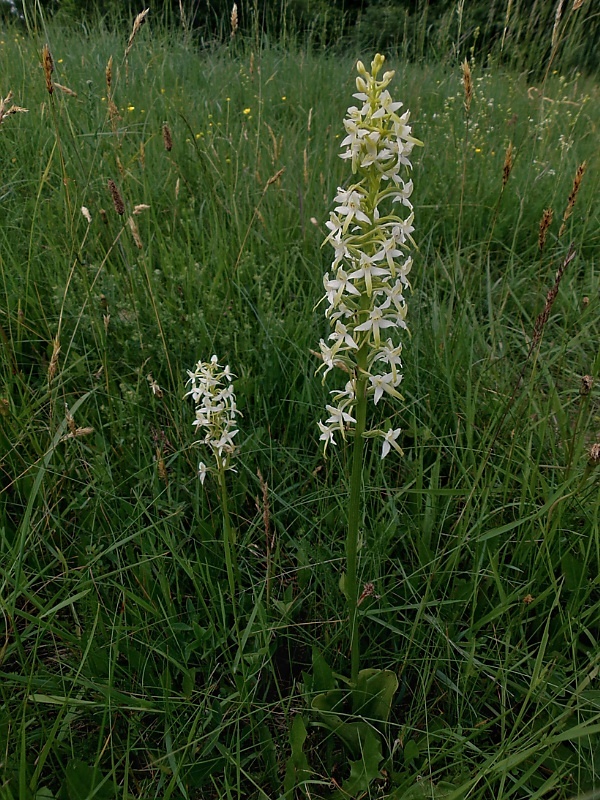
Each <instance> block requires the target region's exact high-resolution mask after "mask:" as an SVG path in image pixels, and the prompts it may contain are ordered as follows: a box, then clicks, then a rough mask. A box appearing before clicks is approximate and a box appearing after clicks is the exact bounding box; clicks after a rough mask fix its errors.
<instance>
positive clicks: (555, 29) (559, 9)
mask: <svg viewBox="0 0 600 800" xmlns="http://www.w3.org/2000/svg"><path fill="white" fill-rule="evenodd" d="M563 4H564V0H558V4H557V6H556V11H555V13H554V27H553V28H552V49H553V50H554V49H555V47H556V45H557V43H558V28H559V26H560V20H561V17H562V10H563Z"/></svg>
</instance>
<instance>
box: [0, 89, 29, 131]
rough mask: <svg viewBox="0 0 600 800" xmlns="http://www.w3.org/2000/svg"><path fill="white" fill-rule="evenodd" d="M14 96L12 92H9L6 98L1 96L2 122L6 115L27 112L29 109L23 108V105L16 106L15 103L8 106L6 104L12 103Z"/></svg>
mask: <svg viewBox="0 0 600 800" xmlns="http://www.w3.org/2000/svg"><path fill="white" fill-rule="evenodd" d="M12 97H13V93H12V92H9V93H8V94H7V95H6V97H5V98H2V97H1V96H0V124H2V122H3V120H4V117H9V116H10V115H11V114H18V113H26V112H27V111H28V109H27V108H21V106H15V105H14V104H13V105H12V106H10V107H9V108H7V107H6V106H7V105H8V104H9V103H10V101H11V100H12Z"/></svg>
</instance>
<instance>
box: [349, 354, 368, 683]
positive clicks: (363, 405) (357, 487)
mask: <svg viewBox="0 0 600 800" xmlns="http://www.w3.org/2000/svg"><path fill="white" fill-rule="evenodd" d="M366 358H367V351H366V347H365V348H362V349H361V351H359V353H358V354H357V360H358V363H359V369H360V373H359V377H358V379H357V381H356V427H355V430H354V450H353V453H352V475H351V477H350V503H349V509H348V535H347V537H346V577H345V584H344V588H345V593H346V597H347V599H348V617H349V620H348V622H349V629H350V664H351V667H350V676H351V680H352V683H356V681H357V679H358V669H359V663H360V643H359V629H358V585H357V561H358V526H359V521H360V496H361V488H362V473H363V451H364V442H365V440H364V438H363V433H364V432H365V427H366V420H367V392H366V388H367V385H366V384H367V376H366V375H365V374H364V373H363V371H362V369H363V367H365V366H366ZM362 362H365V363H364V364H363V363H362Z"/></svg>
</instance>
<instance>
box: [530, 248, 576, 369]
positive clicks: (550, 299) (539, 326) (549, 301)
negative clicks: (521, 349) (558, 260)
mask: <svg viewBox="0 0 600 800" xmlns="http://www.w3.org/2000/svg"><path fill="white" fill-rule="evenodd" d="M575 255H576V253H575V248H574V247H573V245H571V246H570V247H569V252H568V253H567V255H566V256H565V259H564V261H563V262H562V264H561V265H560V267H559V268H558V270H557V271H556V277H555V278H554V286H553V287H552V288H551V289H550V290H549V291H548V294H547V295H546V304H545V305H544V309H543V311H542V312H541V313H540V314H539V315H538V318H537V319H536V321H535V327H534V329H533V338H532V340H531V345H530V347H529V353H528V355H531V353H532V352H533V351H534V350H535V348H536V347H537V346H538V345H539V343H540V341H541V339H542V334H543V333H544V328H545V327H546V323H547V322H548V318H549V317H550V312H551V311H552V306H553V305H554V301H555V300H556V295H557V294H558V287H559V286H560V282H561V280H562V278H563V275H564V274H565V270H566V268H567V267H568V266H569V264H570V263H571V261H573V259H574V258H575Z"/></svg>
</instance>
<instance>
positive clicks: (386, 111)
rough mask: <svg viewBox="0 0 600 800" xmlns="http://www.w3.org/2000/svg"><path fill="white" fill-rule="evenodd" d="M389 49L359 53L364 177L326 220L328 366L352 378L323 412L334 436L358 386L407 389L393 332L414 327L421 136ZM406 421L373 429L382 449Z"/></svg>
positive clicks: (342, 428)
mask: <svg viewBox="0 0 600 800" xmlns="http://www.w3.org/2000/svg"><path fill="white" fill-rule="evenodd" d="M383 62H384V57H383V56H382V55H376V56H375V58H374V59H373V62H372V63H371V73H369V72H367V70H366V69H365V66H364V64H363V63H362V62H361V61H359V62H358V63H357V71H358V73H359V74H358V77H357V78H356V87H357V89H358V92H357V93H356V94H354V95H353V96H354V97H355V98H356V99H357V100H359V101H360V104H361V105H360V107H357V106H351V107H350V108H349V109H348V112H347V115H346V119H345V120H344V126H345V129H346V133H347V136H346V138H345V139H344V140H343V141H342V147H343V148H344V152H343V153H341V156H340V157H341V158H343V159H348V160H349V161H350V162H351V165H352V172H353V174H354V175H356V176H357V178H358V180H356V182H355V183H353V184H352V185H351V186H349V187H348V188H347V189H343V188H338V193H337V195H336V197H335V202H336V203H337V205H336V206H335V210H334V211H333V212H331V214H330V218H329V221H328V222H327V223H326V225H327V228H328V229H329V231H330V233H329V235H328V236H327V239H326V240H325V242H328V243H329V244H331V245H332V247H333V248H334V251H335V256H334V259H333V262H332V264H331V271H330V272H326V273H325V275H324V278H323V285H324V287H325V297H324V298H323V300H326V301H327V303H328V307H327V310H326V311H325V316H326V317H327V319H328V320H329V322H330V324H331V326H332V328H333V332H332V333H331V335H330V336H329V338H328V342H330V343H327V342H325V341H324V340H323V339H321V341H320V342H319V346H320V348H321V357H322V359H323V365H322V367H324V368H325V372H324V376H325V375H327V373H328V372H329V371H330V370H331V369H333V367H334V366H335V367H339V368H341V369H343V370H344V371H346V372H347V373H348V374H349V375H350V376H351V379H350V380H349V381H348V382H347V383H346V386H345V388H344V389H343V390H337V389H336V390H334V391H332V392H331V394H332V395H333V403H334V404H333V405H327V406H326V409H327V411H328V412H329V414H330V416H329V418H328V419H326V421H325V423H323V422H322V421H319V429H320V431H321V436H320V439H321V440H322V441H324V442H325V447H327V445H328V444H329V443H331V444H335V443H336V442H335V439H334V433H336V432H339V433H341V435H342V437H345V433H346V431H347V430H348V429H351V425H352V424H353V423H356V419H355V416H353V414H354V413H356V412H355V409H356V406H357V401H358V393H359V392H360V391H362V392H363V393H364V394H366V397H372V398H373V402H374V404H375V405H377V404H378V403H379V401H380V400H381V398H382V397H383V396H384V394H386V395H389V396H391V397H395V398H397V399H402V396H401V394H400V393H399V392H398V387H399V385H400V383H401V381H402V374H401V373H400V368H401V367H402V363H401V360H400V354H401V351H402V346H401V344H400V343H399V342H395V341H394V340H393V339H392V338H391V337H392V335H393V333H394V332H396V331H398V330H399V329H402V330H406V329H407V326H406V322H405V318H406V310H407V309H406V301H405V299H404V294H403V293H404V291H405V289H406V288H407V287H408V286H409V283H408V277H407V276H408V274H409V272H410V269H411V266H412V258H411V257H410V256H409V255H407V252H406V251H407V249H408V246H409V243H411V244H412V245H414V240H413V238H412V235H411V234H412V232H413V231H414V227H413V220H414V212H413V207H412V204H411V202H410V196H411V193H412V190H413V183H412V180H408V181H405V180H404V179H403V178H402V176H401V173H402V172H403V171H404V172H406V171H407V170H408V169H409V168H411V167H412V164H411V162H410V161H409V156H410V154H411V152H412V149H413V147H414V145H420V144H422V143H421V142H419V141H418V140H417V139H415V138H414V137H413V136H411V127H410V126H409V124H408V121H409V116H410V112H408V111H405V112H404V113H403V114H402V115H401V116H400V115H399V114H398V113H397V112H398V111H399V109H400V108H401V106H402V103H399V102H394V101H393V100H392V97H391V95H390V93H389V91H388V90H387V87H388V85H389V84H390V82H391V80H392V78H393V76H394V73H393V72H385V73H384V74H383V78H382V79H381V80H377V75H378V74H379V72H380V70H381V67H382V66H383ZM384 201H391V203H392V205H393V204H396V203H398V204H400V207H402V206H404V207H405V208H406V209H407V210H408V212H409V213H408V215H407V216H406V218H405V219H403V218H402V217H400V216H399V215H398V213H385V212H384V211H383V210H381V206H382V204H383V203H384ZM399 434H400V429H399V428H397V429H396V430H387V431H384V430H372V431H367V432H365V434H364V435H365V436H366V437H375V436H381V437H383V447H382V453H381V457H382V458H384V457H385V456H386V455H387V454H388V453H389V451H390V449H391V448H392V447H393V448H394V449H395V450H397V451H398V452H400V453H401V452H402V451H401V449H400V446H399V445H398V443H397V441H396V440H397V438H398V436H399Z"/></svg>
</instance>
